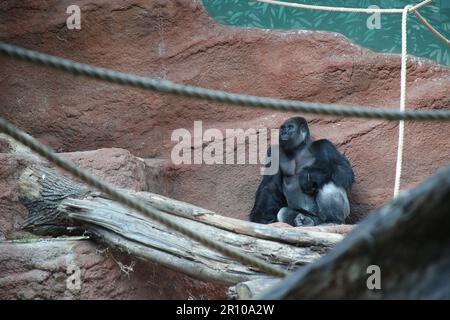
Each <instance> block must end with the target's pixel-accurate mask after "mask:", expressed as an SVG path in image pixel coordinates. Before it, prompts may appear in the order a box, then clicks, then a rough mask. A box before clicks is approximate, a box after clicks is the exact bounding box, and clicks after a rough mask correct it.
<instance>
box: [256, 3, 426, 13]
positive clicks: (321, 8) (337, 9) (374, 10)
mask: <svg viewBox="0 0 450 320" xmlns="http://www.w3.org/2000/svg"><path fill="white" fill-rule="evenodd" d="M256 1H258V2H263V3H269V4H273V5H277V6H284V7H290V8H299V9H308V10H318V11H330V12H353V13H403V9H400V8H399V9H379V8H345V7H328V6H317V5H311V4H304V3H293V2H284V1H276V0H256ZM432 1H433V0H425V1H422V2H420V3H418V4H417V5H415V6H410V7H409V8H408V12H414V11H416V10H418V9H419V8H421V7H423V6H425V5H427V4H429V3H430V2H432Z"/></svg>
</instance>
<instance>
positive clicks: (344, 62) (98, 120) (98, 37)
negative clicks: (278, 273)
mask: <svg viewBox="0 0 450 320" xmlns="http://www.w3.org/2000/svg"><path fill="white" fill-rule="evenodd" d="M70 4H71V3H68V2H66V1H47V2H42V1H32V0H30V1H6V2H2V3H1V4H0V21H2V23H1V24H0V39H1V40H2V41H6V42H9V43H13V44H16V45H20V46H23V47H26V48H29V49H35V50H38V51H42V52H46V53H50V54H53V55H59V56H62V57H66V58H70V59H73V60H76V61H79V62H84V63H89V64H93V65H97V66H102V67H107V68H111V69H114V70H119V71H124V72H130V73H136V74H139V75H144V76H150V77H153V78H159V79H168V80H171V81H174V82H177V83H183V84H191V85H198V86H202V87H206V88H211V89H221V90H227V91H230V92H236V93H245V94H253V95H261V96H270V97H277V98H286V99H298V100H305V101H315V102H324V103H341V104H348V105H352V104H355V105H365V106H373V107H385V108H398V105H399V84H400V57H399V56H398V55H389V54H380V53H374V52H371V51H369V50H365V49H363V48H360V47H357V46H355V45H353V44H352V43H350V42H349V41H348V40H347V39H346V38H344V37H343V36H341V35H337V34H333V33H322V32H304V31H289V32H287V31H270V30H256V29H255V30H254V29H238V28H229V27H224V26H220V25H218V24H216V23H215V22H214V21H213V20H212V19H210V18H209V17H208V16H207V14H206V12H205V11H204V9H203V7H202V5H201V3H200V1H196V0H173V1H163V0H150V1H149V0H146V1H143V0H98V1H90V0H80V1H78V2H77V4H78V5H79V6H80V8H81V12H82V16H81V28H82V29H81V30H78V31H77V30H68V29H67V28H66V27H65V20H66V18H67V16H68V15H67V14H66V8H67V6H68V5H70ZM407 66H408V78H407V90H408V98H407V108H408V109H416V110H419V109H443V108H448V107H449V106H450V69H449V68H446V67H443V66H439V65H436V64H435V63H433V62H430V61H426V60H421V59H416V58H412V57H410V58H409V60H408V64H407ZM290 115H292V114H286V113H281V112H272V111H261V110H255V109H248V108H247V109H246V108H237V107H233V106H227V105H222V104H217V103H213V102H205V101H201V100H195V99H186V98H179V97H173V96H167V95H160V94H156V93H151V92H146V91H142V90H137V89H130V88H125V87H119V86H115V85H110V84H106V83H103V82H97V81H94V80H90V79H86V78H82V77H73V76H71V75H68V74H65V73H61V72H56V71H54V70H50V69H46V68H42V67H38V66H34V65H31V64H28V63H23V62H18V61H15V60H11V59H6V58H3V57H2V58H0V116H2V117H5V118H6V119H8V120H10V121H12V122H13V123H14V124H16V125H17V126H19V127H20V128H22V129H24V130H26V131H27V132H28V133H30V134H31V135H33V136H35V137H37V138H38V139H39V140H40V141H42V142H44V143H45V144H47V145H49V146H51V147H53V148H54V149H56V150H57V151H59V152H66V153H67V152H70V157H71V158H72V159H74V160H77V159H79V163H80V164H81V165H85V166H87V167H89V168H91V169H92V170H93V171H94V172H97V173H99V172H103V173H106V174H105V175H104V176H105V177H109V179H111V180H110V181H111V182H113V183H116V184H118V185H120V184H121V182H126V183H127V184H126V187H129V188H135V189H137V190H138V189H144V190H156V191H158V192H161V193H163V194H165V195H169V196H171V197H174V198H176V199H179V200H183V201H188V202H191V203H194V204H196V205H199V206H202V207H206V208H208V209H211V210H215V211H217V212H219V213H222V214H224V215H228V216H233V217H237V218H241V219H245V218H246V216H247V214H248V212H249V210H250V209H251V206H252V204H253V200H254V193H255V191H256V188H257V185H258V183H259V180H260V177H259V175H258V172H259V166H258V165H214V166H211V165H184V166H175V165H173V164H172V163H171V161H170V151H171V148H172V147H173V145H174V143H173V142H171V140H170V138H171V132H172V131H173V130H174V129H177V128H186V129H189V130H192V128H193V125H194V121H199V120H202V121H203V128H204V129H206V128H218V129H220V130H222V131H224V130H225V129H227V128H229V129H235V128H243V129H247V128H277V127H278V126H279V125H280V124H281V123H282V122H283V120H284V119H286V118H287V117H289V116H290ZM306 118H307V119H308V120H309V122H310V126H311V131H312V134H313V136H314V137H315V138H327V139H330V140H331V141H333V142H334V143H335V144H336V145H337V146H338V148H339V149H340V150H341V151H342V152H343V153H345V154H346V155H347V157H348V158H349V159H350V161H351V162H352V164H353V166H354V170H355V173H356V184H355V186H354V189H353V191H352V193H351V195H350V198H351V206H352V213H351V219H350V222H356V221H358V220H359V219H360V218H361V217H363V216H365V215H367V214H368V213H369V212H370V210H372V209H374V208H376V207H379V206H381V205H382V204H383V203H385V202H386V201H387V200H388V199H389V198H390V197H391V196H392V191H393V185H394V174H395V160H396V148H397V143H396V141H397V131H398V126H397V123H395V122H386V121H378V120H376V121H375V120H367V119H349V118H332V117H322V116H308V115H306ZM449 132H450V123H448V122H447V123H439V122H407V124H406V130H405V150H404V168H403V178H402V188H404V189H407V188H410V187H412V186H414V185H416V184H417V183H418V182H420V181H422V180H423V179H424V178H426V177H427V176H429V175H431V174H432V173H433V172H434V171H435V170H436V169H437V168H439V167H441V166H443V165H445V164H447V163H448V162H449V159H450V148H449V146H450V134H449ZM203 147H204V146H203ZM0 148H2V147H1V144H0ZM101 148H109V149H107V150H108V151H104V152H101V153H100V154H101V155H102V156H104V157H105V159H115V158H116V155H115V153H116V152H117V149H110V148H123V149H126V150H128V151H129V154H126V153H122V151H121V152H119V154H118V155H117V156H118V157H121V158H120V159H119V160H120V161H117V163H116V165H120V166H123V168H122V169H124V170H123V171H122V173H121V174H118V171H117V170H116V169H117V168H115V167H114V161H112V164H111V166H110V167H109V169H108V165H106V164H105V161H101V163H102V165H101V168H97V170H96V169H95V162H94V163H93V164H92V163H91V164H89V163H86V161H87V160H86V159H88V158H90V156H86V154H83V157H82V158H79V154H77V153H76V152H78V151H86V150H92V151H90V152H92V153H95V152H98V151H94V150H97V149H101ZM105 152H106V153H105ZM132 155H135V156H138V157H139V159H141V160H137V158H134V157H132ZM11 161H12V162H14V163H13V164H12V166H13V167H16V166H20V165H21V162H20V161H21V160H18V159H16V158H10V157H6V156H4V157H0V190H2V193H1V194H0V215H1V216H2V223H3V222H5V223H6V224H7V226H6V227H3V228H2V229H0V237H3V238H10V237H18V236H20V235H21V232H20V231H19V227H20V220H21V218H20V217H22V216H23V215H24V214H25V213H24V211H23V207H21V205H20V204H19V203H18V201H17V199H15V198H14V197H15V194H14V191H11V190H13V189H14V188H13V186H14V183H15V182H14V181H15V180H14V179H15V178H16V177H15V176H14V174H12V173H11V172H10V171H8V170H11V169H10V168H11V163H10V162H11ZM108 161H109V160H108ZM16 162H17V163H16ZM106 162H107V161H106ZM142 163H144V164H142ZM8 164H9V165H8ZM119 171H120V170H119ZM13 173H14V171H13Z"/></svg>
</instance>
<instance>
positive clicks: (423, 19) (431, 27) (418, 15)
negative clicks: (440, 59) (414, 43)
mask: <svg viewBox="0 0 450 320" xmlns="http://www.w3.org/2000/svg"><path fill="white" fill-rule="evenodd" d="M414 15H415V16H416V17H417V19H419V21H420V22H422V24H423V25H424V26H425V27H426V28H427V29H428V30H429V31H430V32H431V33H432V34H434V35H435V36H436V38H438V39H439V40H441V41H442V42H443V43H445V44H446V45H447V46H449V47H450V40H449V39H447V38H446V37H444V35H443V34H442V33H440V32H439V31H437V30H436V29H435V28H434V27H433V26H432V25H431V24H429V23H428V21H427V20H425V18H424V17H423V16H422V15H421V14H420V13H419V12H417V11H414Z"/></svg>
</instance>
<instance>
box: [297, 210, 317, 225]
mask: <svg viewBox="0 0 450 320" xmlns="http://www.w3.org/2000/svg"><path fill="white" fill-rule="evenodd" d="M294 224H295V226H296V227H301V226H314V225H315V223H314V220H313V219H312V218H311V217H308V216H306V215H304V214H302V213H299V214H298V215H297V217H295V219H294Z"/></svg>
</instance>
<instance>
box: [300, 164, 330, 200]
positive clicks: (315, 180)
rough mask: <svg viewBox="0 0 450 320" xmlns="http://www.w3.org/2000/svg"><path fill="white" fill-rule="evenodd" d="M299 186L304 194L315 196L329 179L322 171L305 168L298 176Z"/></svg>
mask: <svg viewBox="0 0 450 320" xmlns="http://www.w3.org/2000/svg"><path fill="white" fill-rule="evenodd" d="M298 179H299V185H300V188H301V189H302V191H303V192H304V193H306V194H307V195H310V196H315V195H316V193H317V191H318V190H319V189H320V188H322V186H323V185H324V184H325V183H326V182H327V181H328V180H329V179H330V178H329V175H328V173H327V172H325V171H324V170H322V169H318V168H313V167H306V168H303V169H302V170H301V171H300V173H299V174H298Z"/></svg>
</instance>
